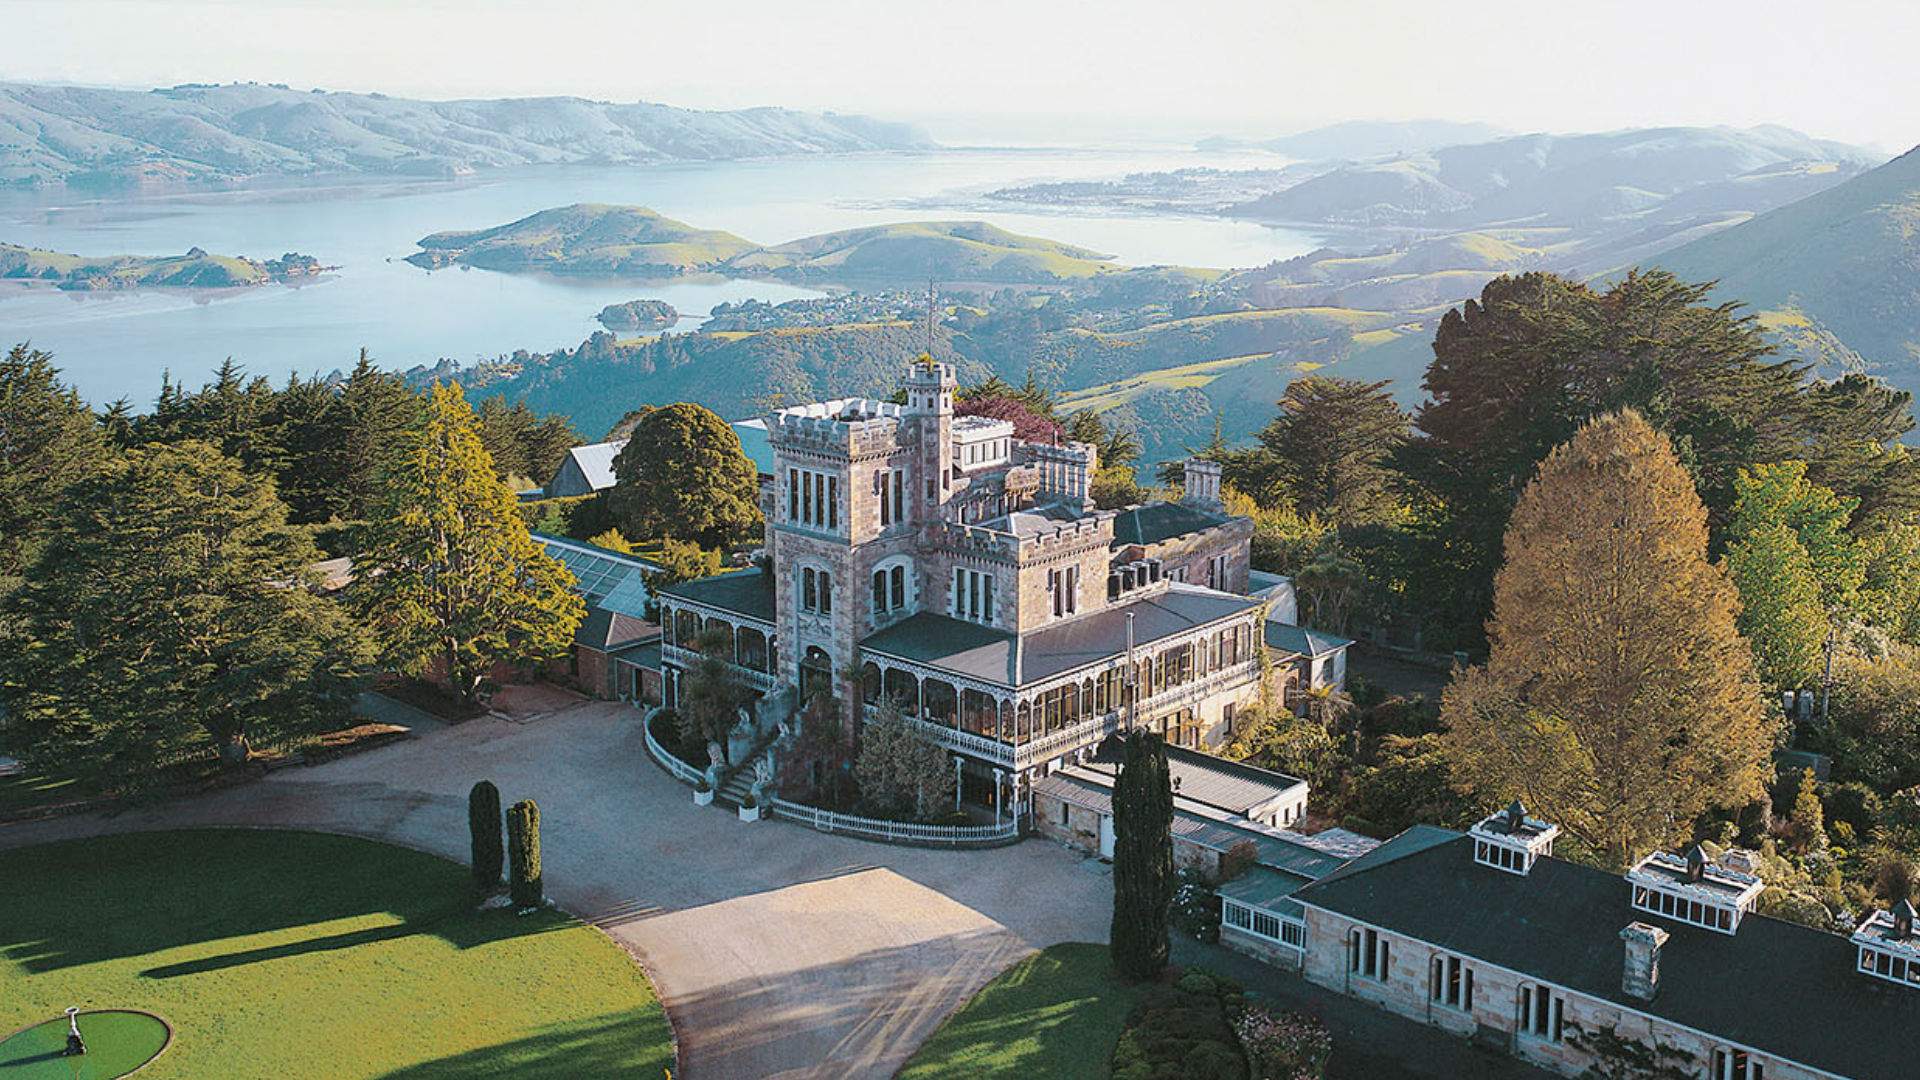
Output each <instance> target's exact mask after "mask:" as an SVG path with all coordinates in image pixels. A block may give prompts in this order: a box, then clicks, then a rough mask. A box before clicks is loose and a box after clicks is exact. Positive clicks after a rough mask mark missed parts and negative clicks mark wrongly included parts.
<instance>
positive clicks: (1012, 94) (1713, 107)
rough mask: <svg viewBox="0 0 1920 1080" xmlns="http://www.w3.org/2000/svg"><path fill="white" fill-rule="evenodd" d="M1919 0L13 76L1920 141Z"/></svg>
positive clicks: (480, 11) (175, 47) (995, 14)
mask: <svg viewBox="0 0 1920 1080" xmlns="http://www.w3.org/2000/svg"><path fill="white" fill-rule="evenodd" d="M1916 41H1920V4H1916V3H1912V2H1910V0H1882V2H1880V3H1861V2H1855V0H1844V2H1836V0H1811V2H1809V0H1796V2H1791V3H1777V2H1773V0H1734V2H1726V0H1710V2H1709V0H1660V2H1657V3H1646V2H1637V0H1636V2H1633V3H1608V2H1606V0H1590V2H1588V3H1584V4H1578V5H1575V4H1569V3H1564V2H1558V0H1519V2H1509V0H1465V2H1455V3H1447V2H1444V0H1405V2H1401V0H1395V2H1385V0H1381V2H1367V0H1323V2H1316V3H1300V2H1289V0H1264V2H1244V3H1219V2H1211V0H1178V2H1163V3H1138V2H1132V0H1109V2H1105V3H1081V2H1071V3H1068V2H1050V0H1020V2H1003V0H946V2H939V3H930V2H921V0H813V2H806V0H786V2H770V3H769V2H759V0H703V2H700V3H650V2H646V0H605V2H603V0H457V2H456V0H414V2H403V0H324V2H323V0H0V78H6V79H32V80H58V81H67V82H83V83H90V84H100V85H119V86H140V87H145V86H153V85H170V84H173V83H177V82H190V81H191V82H225V81H231V80H236V79H237V80H249V79H251V80H258V81H261V82H285V83H290V84H292V85H294V86H296V87H300V88H306V87H312V86H322V87H326V88H328V89H338V90H382V91H386V92H388V93H393V94H400V95H408V96H418V97H458V96H481V95H485V96H495V95H529V94H578V95H581V96H585V97H594V98H604V99H611V100H623V101H624V100H634V99H646V100H652V101H664V102H669V103H672V104H677V105H688V106H697V107H731V106H742V105H762V104H777V105H789V106H795V107H801V108H814V109H839V110H843V111H859V112H866V113H872V114H875V115H879V116H885V117H894V118H903V119H914V120H920V121H922V122H925V123H927V125H928V126H929V128H930V129H931V130H932V132H933V133H934V134H935V135H936V136H938V137H941V138H944V139H946V140H949V141H955V142H984V141H994V140H1018V141H1029V142H1032V141H1045V142H1090V141H1109V140H1113V139H1115V138H1128V137H1133V138H1139V139H1141V140H1154V139H1167V138H1181V137H1191V136H1194V135H1202V134H1207V133H1209V132H1215V131H1221V132H1233V133H1243V134H1254V133H1266V134H1279V133H1283V132H1287V131H1292V130H1298V129H1300V128H1304V127H1309V126H1313V125H1317V124H1321V123H1326V122H1329V121H1332V120H1341V119H1379V118H1387V119H1404V118H1410V117H1446V118H1450V119H1462V120H1485V121H1489V122H1492V123H1496V124H1500V125H1502V126H1505V127H1509V128H1513V129H1516V130H1554V131H1574V130H1596V129H1606V128H1615V127H1625V126H1631V125H1645V124H1667V123H1685V124H1711V123H1725V124H1737V125H1747V124H1756V123H1780V124H1786V125H1788V126H1790V127H1796V128H1800V129H1802V130H1804V131H1807V132H1809V133H1811V134H1816V135H1823V136H1828V137H1833V138H1841V139H1848V140H1853V141H1857V142H1869V143H1874V144H1877V145H1879V146H1881V147H1883V148H1885V149H1889V150H1895V149H1905V148H1907V147H1909V146H1911V145H1913V144H1915V143H1917V142H1920V66H1917V65H1916V64H1915V55H1914V52H1913V50H1914V47H1915V44H1914V43H1915V42H1916Z"/></svg>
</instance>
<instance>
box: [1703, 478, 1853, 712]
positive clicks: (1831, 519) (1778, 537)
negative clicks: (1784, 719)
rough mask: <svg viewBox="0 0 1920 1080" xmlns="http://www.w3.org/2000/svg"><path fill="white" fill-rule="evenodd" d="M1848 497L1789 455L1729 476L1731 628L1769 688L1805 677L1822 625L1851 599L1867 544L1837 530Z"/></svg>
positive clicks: (1848, 508)
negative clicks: (1735, 597)
mask: <svg viewBox="0 0 1920 1080" xmlns="http://www.w3.org/2000/svg"><path fill="white" fill-rule="evenodd" d="M1858 505H1859V503H1858V500H1855V499H1851V498H1842V497H1840V496H1837V495H1835V494H1834V493H1833V492H1831V491H1829V490H1827V489H1826V488H1824V487H1821V486H1820V485H1818V484H1815V483H1813V482H1812V481H1810V480H1808V479H1807V467H1806V465H1805V464H1803V463H1801V462H1798V461H1783V462H1774V463H1769V464H1765V465H1756V466H1754V467H1753V468H1750V469H1742V470H1741V471H1740V475H1739V476H1738V477H1736V478H1735V479H1734V504H1733V514H1732V520H1731V521H1730V522H1729V523H1728V525H1727V529H1726V539H1727V554H1726V566H1727V571H1728V573H1729V574H1731V575H1732V577H1733V582H1734V585H1735V586H1737V587H1738V588H1739V590H1740V603H1741V610H1740V624H1739V625H1740V632H1741V633H1743V634H1745V635H1746V636H1747V638H1748V640H1749V641H1751V642H1752V643H1753V649H1754V656H1755V659H1756V660H1758V661H1759V665H1760V674H1761V676H1762V677H1763V678H1765V679H1766V681H1767V682H1768V683H1769V684H1771V685H1773V686H1775V687H1778V688H1781V689H1793V688H1796V687H1801V686H1805V685H1807V684H1808V683H1809V682H1811V681H1812V680H1813V678H1814V676H1815V675H1816V674H1817V673H1818V671H1819V667H1820V659H1821V651H1822V648H1823V646H1824V645H1825V643H1826V640H1827V636H1828V631H1829V628H1830V627H1831V626H1832V625H1833V624H1834V622H1835V621H1836V620H1838V619H1840V618H1842V617H1843V616H1845V615H1847V614H1848V613H1851V612H1853V611H1855V610H1856V609H1858V608H1859V607H1860V601H1861V595H1860V590H1861V586H1862V584H1864V582H1865V581H1866V576H1867V567H1868V562H1869V555H1870V552H1869V548H1868V545H1865V544H1863V543H1861V541H1859V540H1858V539H1856V538H1855V537H1854V535H1853V534H1852V533H1850V532H1848V531H1847V526H1848V524H1849V521H1850V519H1851V518H1852V516H1853V512H1854V510H1855V509H1856V508H1857V507H1858Z"/></svg>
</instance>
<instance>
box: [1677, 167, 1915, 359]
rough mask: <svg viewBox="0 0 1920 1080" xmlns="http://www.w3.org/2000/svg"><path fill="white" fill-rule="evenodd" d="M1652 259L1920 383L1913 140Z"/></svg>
mask: <svg viewBox="0 0 1920 1080" xmlns="http://www.w3.org/2000/svg"><path fill="white" fill-rule="evenodd" d="M1657 262H1658V263H1659V265H1661V266H1664V267H1666V268H1667V269H1669V270H1672V271H1674V272H1675V273H1677V274H1680V275H1681V276H1683V277H1688V278H1693V279H1697V280H1716V281H1718V282H1719V283H1720V286H1719V290H1718V295H1720V296H1722V297H1725V298H1727V299H1740V300H1743V301H1745V302H1746V303H1747V304H1748V305H1749V306H1751V307H1753V308H1756V309H1758V310H1761V311H1763V312H1771V313H1774V314H1773V315H1772V316H1771V321H1770V325H1773V326H1775V327H1776V328H1777V332H1782V331H1784V332H1790V333H1786V334H1785V336H1787V337H1788V338H1789V341H1790V343H1791V342H1792V341H1793V340H1798V339H1800V338H1802V337H1805V336H1807V335H1812V336H1813V337H1815V338H1817V337H1819V334H1820V332H1823V331H1824V332H1825V333H1827V334H1830V335H1831V336H1832V337H1833V338H1836V339H1838V341H1839V343H1841V344H1842V345H1844V347H1845V348H1846V349H1850V350H1851V351H1852V352H1853V353H1855V354H1858V357H1859V358H1860V360H1859V362H1860V363H1862V364H1863V365H1864V366H1865V367H1866V369H1867V370H1869V371H1873V372H1875V373H1877V374H1881V375H1884V376H1886V378H1887V379H1888V381H1890V382H1892V383H1893V384H1894V385H1896V386H1898V387H1900V388H1902V389H1904V390H1913V391H1920V149H1915V150H1910V151H1908V152H1907V153H1905V154H1902V155H1901V156H1900V157H1897V158H1895V159H1894V160H1892V161H1890V162H1888V163H1887V164H1885V165H1882V166H1880V167H1879V168H1877V169H1874V170H1872V171H1871V172H1867V173H1864V174H1862V175H1860V176H1856V177H1854V178H1853V179H1851V180H1848V181H1847V182H1846V183H1843V184H1840V185H1838V186H1837V187H1832V188H1828V189H1827V190H1825V191H1822V192H1820V193H1818V194H1815V195H1810V196H1808V197H1807V198H1805V199H1803V200H1801V201H1799V202H1796V203H1793V204H1791V205H1788V206H1783V207H1781V208H1779V209H1777V210H1774V211H1772V212H1770V213H1766V214H1762V215H1760V216H1758V217H1756V218H1754V219H1753V220H1751V221H1748V222H1746V223H1745V224H1742V225H1738V226H1735V227H1733V228H1730V229H1727V230H1725V231H1723V232H1720V233H1716V234H1714V235H1712V236H1708V237H1705V238H1702V239H1700V240H1696V241H1694V242H1693V243H1690V244H1687V245H1686V246H1684V247H1681V248H1678V249H1676V250H1673V251H1670V252H1667V253H1666V254H1665V255H1662V256H1661V257H1660V258H1659V259H1658V260H1657ZM1843 362H1844V361H1843Z"/></svg>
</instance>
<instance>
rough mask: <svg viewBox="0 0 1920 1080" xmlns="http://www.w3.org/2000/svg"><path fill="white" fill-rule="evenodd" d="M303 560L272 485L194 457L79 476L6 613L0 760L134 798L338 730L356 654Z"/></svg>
mask: <svg viewBox="0 0 1920 1080" xmlns="http://www.w3.org/2000/svg"><path fill="white" fill-rule="evenodd" d="M318 558H319V553H318V551H317V550H316V549H315V548H314V546H313V542H312V539H311V538H310V536H309V535H308V533H307V531H306V530H305V529H303V528H300V527H297V526H289V525H288V524H287V511H286V507H285V505H284V504H282V503H281V502H280V500H279V499H278V498H277V497H276V496H275V494H274V487H273V482H272V481H271V480H269V479H266V478H263V477H259V476H256V475H253V474H250V473H248V472H247V471H245V470H244V469H242V468H241V466H240V463H239V462H237V461H235V460H234V459H233V458H230V457H228V456H226V455H224V454H222V453H220V451H219V450H218V449H217V448H216V447H214V446H212V445H211V444H209V443H205V442H199V441H187V442H183V443H179V444H172V445H162V446H155V447H150V448H146V449H139V450H133V451H130V452H128V453H127V454H126V455H125V456H124V457H122V458H121V459H119V460H116V461H113V462H110V463H108V464H107V465H105V466H104V467H103V468H102V469H101V470H100V471H99V472H98V473H96V474H94V475H91V476H86V477H83V478H82V479H80V480H79V481H77V482H76V483H74V484H73V485H72V486H71V487H69V488H68V489H67V490H66V491H65V493H64V494H63V495H62V496H61V498H60V500H59V502H58V511H57V514H56V516H55V518H54V522H53V529H52V531H51V533H50V536H49V538H48V541H47V543H46V545H45V547H44V548H43V549H42V550H41V552H40V554H39V558H38V559H37V561H36V562H35V563H34V564H33V566H32V567H31V569H30V570H29V572H28V575H27V582H26V585H25V586H24V588H23V589H22V590H21V591H20V592H19V593H18V594H16V595H15V596H14V597H13V598H12V601H11V604H10V606H11V608H12V611H11V614H12V615H13V617H14V618H15V619H16V623H15V628H16V631H17V633H16V635H15V636H14V637H13V638H12V639H11V641H10V646H9V651H10V653H11V655H9V656H8V658H7V659H8V663H7V665H6V667H7V668H8V669H9V671H10V673H11V677H10V678H9V679H8V681H7V685H6V688H5V689H6V693H7V698H8V700H7V705H8V708H7V720H6V724H7V735H8V739H7V741H8V743H9V748H10V749H11V750H13V751H15V752H17V753H21V754H23V755H24V756H25V757H27V758H29V759H32V760H34V761H36V762H40V763H44V764H46V765H48V766H52V767H58V768H61V769H72V770H77V771H82V772H91V773H95V774H97V775H99V776H101V777H102V778H103V779H105V780H106V781H107V782H109V783H110V784H112V785H116V786H125V787H134V786H138V785H139V784H140V783H142V782H143V781H145V780H147V779H149V778H150V777H151V776H152V773H153V770H154V769H155V768H156V767H157V766H160V765H164V764H167V763H169V762H173V761H177V760H180V759H184V758H187V757H190V756H193V755H195V754H198V753H202V752H204V751H206V750H207V749H208V748H209V747H217V748H218V749H219V750H220V752H221V754H222V756H223V757H225V758H226V759H228V760H240V759H243V758H245V756H246V755H247V753H248V751H249V748H250V745H251V744H252V743H254V742H259V741H268V742H279V741H283V740H285V739H288V738H291V737H295V736H298V735H301V734H305V733H312V732H316V731H322V730H326V729H328V728H329V727H330V726H337V725H339V724H341V723H342V722H343V721H344V720H345V718H346V716H347V713H348V706H349V703H350V701H351V695H352V692H353V688H354V677H355V675H356V674H357V672H358V671H359V670H360V668H361V667H362V666H363V664H364V663H365V662H366V661H367V660H368V659H369V657H370V649H369V647H368V643H367V638H366V635H365V633H364V631H362V630H361V629H360V628H359V627H358V626H357V625H356V624H355V623H354V622H353V620H352V619H350V618H349V617H348V616H347V614H346V613H345V612H344V611H343V610H341V608H340V607H339V606H338V605H337V604H336V603H335V602H334V601H333V600H331V599H329V598H327V597H325V596H322V595H320V594H319V592H318V590H317V589H316V588H314V587H313V582H312V581H311V580H310V578H309V573H310V571H309V570H308V567H309V566H310V565H311V564H312V563H313V562H314V561H315V560H316V559H318Z"/></svg>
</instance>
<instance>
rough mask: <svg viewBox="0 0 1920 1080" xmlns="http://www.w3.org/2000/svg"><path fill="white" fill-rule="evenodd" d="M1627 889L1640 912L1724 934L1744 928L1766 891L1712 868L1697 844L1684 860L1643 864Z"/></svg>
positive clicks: (1665, 856)
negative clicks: (1745, 919)
mask: <svg viewBox="0 0 1920 1080" xmlns="http://www.w3.org/2000/svg"><path fill="white" fill-rule="evenodd" d="M1627 883H1628V884H1629V885H1630V886H1631V887H1632V889H1633V906H1634V908H1635V909H1636V910H1639V911H1644V912H1646V913H1647V914H1649V915H1659V916H1662V917H1664V918H1668V919H1673V920H1676V921H1678V922H1683V923H1689V924H1691V925H1693V926H1700V927H1705V928H1706V929H1708V930H1714V931H1718V932H1719V933H1722V934H1731V933H1733V932H1734V931H1735V930H1738V929H1739V928H1740V917H1741V916H1742V915H1745V914H1746V913H1748V912H1750V911H1752V910H1753V907H1754V904H1755V903H1756V902H1757V901H1758V900H1759V898H1760V894H1761V892H1763V891H1765V889H1766V886H1765V884H1763V883H1762V882H1761V880H1760V879H1759V878H1757V877H1755V876H1753V875H1752V874H1748V873H1744V872H1742V871H1739V870H1734V869H1732V868H1731V867H1726V866H1721V865H1718V864H1716V863H1712V862H1709V861H1708V859H1707V853H1706V852H1705V851H1704V850H1702V849H1701V848H1700V846H1699V845H1698V844H1695V845H1694V846H1693V848H1692V850H1690V851H1688V852H1687V854H1686V855H1685V856H1684V857H1682V856H1679V855H1674V854H1671V853H1669V852H1665V851H1656V852H1654V853H1653V854H1651V855H1649V856H1647V857H1646V858H1644V859H1641V860H1640V861H1639V862H1638V863H1636V864H1634V867H1633V869H1632V870H1629V871H1627Z"/></svg>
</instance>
